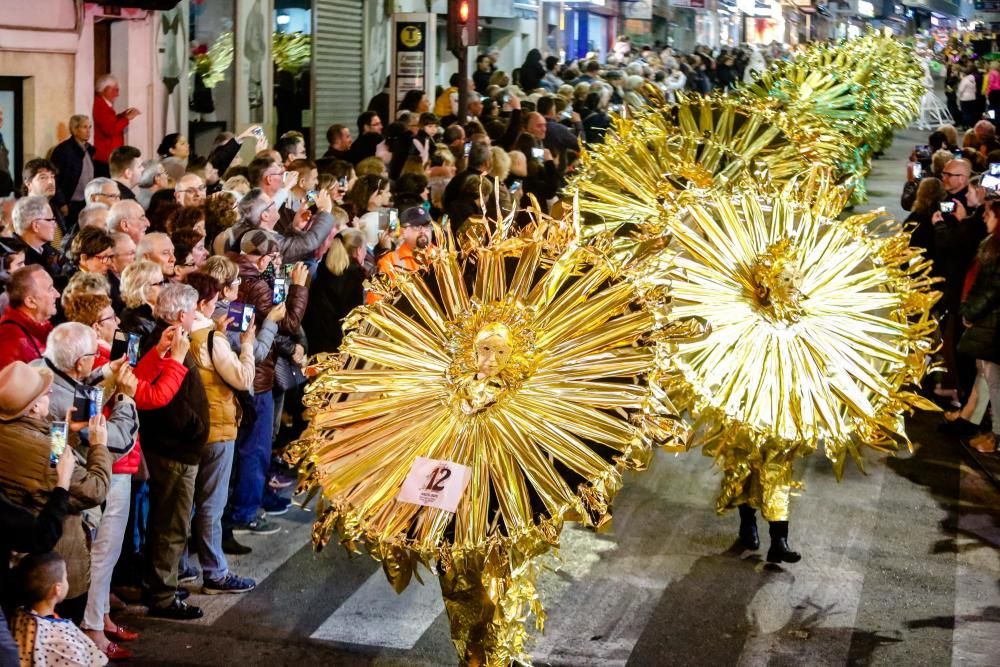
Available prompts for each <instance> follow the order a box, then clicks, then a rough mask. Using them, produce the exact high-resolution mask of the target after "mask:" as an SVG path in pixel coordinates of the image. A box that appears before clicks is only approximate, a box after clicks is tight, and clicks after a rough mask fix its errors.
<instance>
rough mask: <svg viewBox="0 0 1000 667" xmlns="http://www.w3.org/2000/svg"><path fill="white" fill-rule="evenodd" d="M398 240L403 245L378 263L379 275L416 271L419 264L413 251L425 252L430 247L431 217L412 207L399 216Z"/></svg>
mask: <svg viewBox="0 0 1000 667" xmlns="http://www.w3.org/2000/svg"><path fill="white" fill-rule="evenodd" d="M399 227H400V238H402V240H403V243H402V245H400V246H399V247H398V248H396V249H395V250H393V251H392V252H389V253H386V254H385V255H382V258H381V259H379V261H378V271H379V273H384V274H385V275H388V276H391V275H393V273H395V272H396V271H416V270H417V269H419V268H420V262H419V261H418V260H417V258H416V257H415V256H414V255H413V251H414V250H417V249H419V250H425V249H427V248H429V247H431V245H432V241H433V232H432V229H431V216H430V215H428V214H427V211H425V210H424V209H423V207H421V206H413V207H411V208H408V209H406V210H405V211H403V212H402V213H401V214H400V215H399Z"/></svg>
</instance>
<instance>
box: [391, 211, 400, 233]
mask: <svg viewBox="0 0 1000 667" xmlns="http://www.w3.org/2000/svg"><path fill="white" fill-rule="evenodd" d="M398 230H399V211H398V210H396V209H394V208H390V209H389V231H390V232H395V231H398Z"/></svg>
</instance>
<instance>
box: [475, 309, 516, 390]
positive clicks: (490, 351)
mask: <svg viewBox="0 0 1000 667" xmlns="http://www.w3.org/2000/svg"><path fill="white" fill-rule="evenodd" d="M513 351H514V336H513V334H511V331H510V329H509V328H508V327H507V325H505V324H501V323H499V322H497V323H493V324H488V325H486V326H485V327H483V328H482V329H481V330H480V331H479V333H478V334H476V339H475V353H476V368H477V369H478V373H477V374H476V377H477V378H478V379H480V380H483V379H485V378H491V377H496V376H497V375H499V374H500V373H501V372H502V371H503V370H504V369H505V368H506V367H507V362H508V361H510V355H511V353H512V352H513Z"/></svg>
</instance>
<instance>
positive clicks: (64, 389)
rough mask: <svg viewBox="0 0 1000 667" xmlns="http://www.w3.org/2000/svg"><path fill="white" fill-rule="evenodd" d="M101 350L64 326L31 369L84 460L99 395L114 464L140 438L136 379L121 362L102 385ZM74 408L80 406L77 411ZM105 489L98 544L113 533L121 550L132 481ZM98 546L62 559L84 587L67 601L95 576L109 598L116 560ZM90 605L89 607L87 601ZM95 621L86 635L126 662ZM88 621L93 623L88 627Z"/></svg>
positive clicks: (78, 327)
mask: <svg viewBox="0 0 1000 667" xmlns="http://www.w3.org/2000/svg"><path fill="white" fill-rule="evenodd" d="M98 345H99V341H98V337H97V332H96V331H95V330H94V329H93V328H92V327H89V326H87V325H86V324H82V323H80V322H66V323H64V324H60V325H59V326H57V327H56V328H55V329H53V330H52V333H50V334H49V339H48V344H47V345H46V346H45V356H44V357H43V358H42V359H38V360H36V361H34V362H32V363H31V365H32V366H34V367H36V368H45V369H47V370H48V371H49V372H50V373H52V375H53V378H52V385H51V387H50V390H51V394H50V395H49V411H48V417H49V419H50V420H52V421H63V420H66V421H68V422H69V426H70V431H71V432H73V433H76V434H77V438H78V439H79V442H78V443H77V444H75V445H74V449H76V451H78V452H79V453H80V454H81V455H82V456H86V454H87V450H88V449H89V448H90V441H89V431H88V429H86V426H87V421H88V420H89V419H90V413H89V412H88V413H86V414H79V406H81V405H88V406H89V404H90V402H91V401H93V400H94V399H95V398H97V395H96V394H95V393H94V390H95V389H98V390H99V392H100V396H101V398H102V400H101V405H100V406H95V409H96V410H97V412H98V413H99V414H103V415H104V416H105V418H106V420H107V422H106V425H107V426H106V427H107V440H106V442H105V444H106V446H107V450H108V452H109V453H110V454H111V460H112V463H114V462H116V461H118V460H119V459H121V458H123V457H125V456H127V455H128V454H129V453H130V452H131V450H132V448H133V446H134V445H135V438H136V436H137V435H138V433H139V412H138V408H137V407H136V404H135V391H136V378H135V375H134V374H133V373H132V368H131V367H130V366H129V365H128V364H125V363H121V362H119V363H117V364H115V366H117V367H118V370H117V372H116V373H113V374H112V376H111V377H112V378H113V379H112V380H109V381H108V382H107V383H104V377H105V372H110V367H108V366H104V367H102V368H96V370H95V366H96V364H95V362H96V361H97V359H98V355H99V353H100V350H99V347H98ZM104 399H106V400H104ZM105 404H106V407H105ZM74 406H77V409H76V410H74ZM67 415H69V417H67ZM72 441H73V439H71V442H72ZM105 488H106V495H105V497H104V498H103V502H104V503H105V511H104V513H102V515H101V523H100V527H99V529H98V539H100V531H106V532H115V533H116V535H117V538H118V544H117V545H116V546H120V545H121V536H122V534H123V533H124V526H125V522H126V521H127V519H128V507H129V500H130V496H131V488H132V481H131V477H130V476H129V475H114V474H111V475H110V480H109V483H108V484H107V486H106V487H105ZM106 522H108V523H107V524H106ZM96 544H97V543H94V542H90V541H88V543H87V544H86V546H85V548H83V549H79V550H75V551H73V552H71V553H66V552H64V553H63V554H62V555H63V556H64V557H65V558H66V559H67V562H73V563H74V564H75V569H77V571H78V572H79V575H78V576H79V579H80V585H81V586H82V587H83V588H82V590H79V591H78V592H76V593H71V594H70V595H69V596H68V597H77V596H81V595H83V594H84V593H86V592H87V591H88V590H93V587H92V586H91V583H92V577H94V575H97V578H98V579H99V580H100V582H101V586H100V587H99V588H100V589H101V591H102V592H104V595H105V596H107V594H108V592H110V578H111V571H112V570H113V569H114V565H115V560H117V559H110V562H109V559H108V555H109V554H108V548H109V547H110V546H111V545H109V544H104V543H103V542H101V543H100V546H101V548H100V549H95V550H93V551H92V549H93V548H94V547H95V546H96ZM87 602H88V604H91V601H90V600H89V599H88V600H87ZM93 603H94V604H97V605H99V606H100V605H102V604H103V602H102V600H101V599H100V596H99V595H95V600H93ZM91 616H92V618H90V619H87V618H85V622H84V624H83V630H84V632H86V633H87V635H88V636H90V638H91V639H93V640H94V642H95V643H96V644H97V646H98V648H100V649H101V650H102V651H104V652H105V653H109V652H113V653H115V654H116V655H117V656H118V657H123V653H124V652H125V651H127V649H123V648H122V647H118V646H117V645H112V642H111V641H110V640H109V639H107V637H105V635H104V614H103V613H100V614H96V613H94V614H91ZM88 620H89V621H90V622H89V623H88V622H86V621H88Z"/></svg>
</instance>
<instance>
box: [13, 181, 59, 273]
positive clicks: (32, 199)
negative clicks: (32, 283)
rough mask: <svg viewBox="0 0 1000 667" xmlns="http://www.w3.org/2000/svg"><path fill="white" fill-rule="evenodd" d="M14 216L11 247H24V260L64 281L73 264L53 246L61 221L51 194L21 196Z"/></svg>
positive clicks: (15, 205)
mask: <svg viewBox="0 0 1000 667" xmlns="http://www.w3.org/2000/svg"><path fill="white" fill-rule="evenodd" d="M11 217H12V218H13V222H14V236H13V237H12V238H11V239H9V241H8V245H9V246H10V247H11V249H13V250H22V251H23V252H24V263H25V264H38V265H40V266H41V267H43V268H44V269H45V270H46V271H47V272H48V274H49V275H50V276H52V279H53V280H54V281H56V283H57V284H59V285H64V284H65V282H66V278H67V276H68V274H69V271H70V269H71V268H72V267H70V266H69V265H68V264H67V262H66V261H65V259H64V258H63V256H62V255H61V254H60V253H59V251H58V250H56V249H55V248H54V247H53V243H54V242H55V239H56V229H57V228H58V226H59V221H58V220H57V219H56V217H55V215H54V214H53V213H52V206H51V205H50V204H49V200H48V198H47V197H44V196H40V195H32V196H29V197H22V198H21V199H18V200H17V202H16V203H15V204H14V210H13V211H12V216H11Z"/></svg>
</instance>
